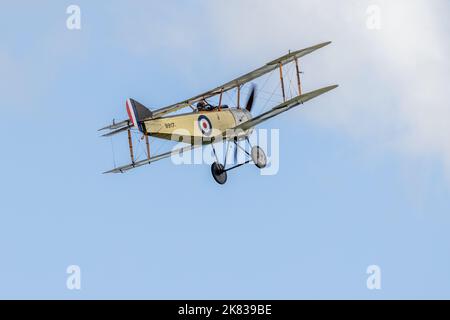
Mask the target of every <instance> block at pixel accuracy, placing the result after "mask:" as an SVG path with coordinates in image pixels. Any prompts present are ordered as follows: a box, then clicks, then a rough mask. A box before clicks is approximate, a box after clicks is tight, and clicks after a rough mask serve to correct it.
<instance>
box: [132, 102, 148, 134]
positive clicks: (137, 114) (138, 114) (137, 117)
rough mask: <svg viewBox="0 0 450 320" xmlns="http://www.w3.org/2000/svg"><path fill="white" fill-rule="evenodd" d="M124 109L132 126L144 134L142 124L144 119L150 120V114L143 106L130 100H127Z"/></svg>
mask: <svg viewBox="0 0 450 320" xmlns="http://www.w3.org/2000/svg"><path fill="white" fill-rule="evenodd" d="M126 107H127V113H128V117H129V118H130V121H131V123H132V124H133V126H134V127H136V128H137V129H139V131H141V132H144V127H143V125H142V123H143V121H144V120H145V119H148V118H151V117H152V116H153V114H152V112H151V111H150V110H149V109H148V108H146V107H145V106H144V105H143V104H141V103H139V102H137V101H136V100H133V99H131V98H130V99H127V102H126Z"/></svg>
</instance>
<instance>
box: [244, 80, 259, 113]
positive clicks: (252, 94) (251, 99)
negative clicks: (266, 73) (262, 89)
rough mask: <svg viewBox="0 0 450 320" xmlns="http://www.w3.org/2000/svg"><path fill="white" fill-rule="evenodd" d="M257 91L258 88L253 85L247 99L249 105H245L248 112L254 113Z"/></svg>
mask: <svg viewBox="0 0 450 320" xmlns="http://www.w3.org/2000/svg"><path fill="white" fill-rule="evenodd" d="M255 90H256V86H255V85H252V89H251V91H250V94H249V96H248V99H247V104H246V105H245V109H246V110H247V111H248V112H251V111H252V107H253V102H254V101H255Z"/></svg>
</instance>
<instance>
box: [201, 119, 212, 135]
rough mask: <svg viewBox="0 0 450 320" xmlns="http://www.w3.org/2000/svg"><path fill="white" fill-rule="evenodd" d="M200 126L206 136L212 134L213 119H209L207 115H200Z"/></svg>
mask: <svg viewBox="0 0 450 320" xmlns="http://www.w3.org/2000/svg"><path fill="white" fill-rule="evenodd" d="M198 127H199V129H200V131H201V132H202V133H203V134H204V135H205V136H209V135H210V134H211V131H212V125H211V121H209V119H208V118H207V117H206V116H204V115H201V116H199V117H198Z"/></svg>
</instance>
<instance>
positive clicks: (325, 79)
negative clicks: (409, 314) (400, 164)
mask: <svg viewBox="0 0 450 320" xmlns="http://www.w3.org/2000/svg"><path fill="white" fill-rule="evenodd" d="M370 4H376V5H378V6H380V8H381V18H382V28H381V30H379V31H374V30H368V29H367V27H366V19H367V14H366V9H367V7H368V6H369V5H370ZM209 6H210V8H209V9H210V13H211V15H212V20H213V21H214V22H215V23H214V24H213V25H214V27H215V30H216V32H217V33H218V35H219V37H218V38H219V39H221V40H220V41H221V42H220V45H221V47H222V48H224V49H225V48H226V49H227V52H228V54H230V55H231V54H232V55H236V56H238V57H244V60H247V61H248V59H250V58H251V59H254V60H258V61H264V60H262V59H261V56H264V57H267V52H269V53H270V54H272V56H276V55H277V54H279V53H280V52H282V51H280V50H286V48H290V49H297V47H295V46H297V45H298V44H304V45H309V44H314V43H318V42H321V41H324V40H332V41H333V42H334V44H333V46H332V47H328V48H326V49H322V50H323V52H320V53H317V55H319V54H320V58H318V59H316V58H309V57H308V60H307V62H305V68H306V69H307V71H308V72H307V74H306V75H305V82H306V83H317V84H322V83H323V84H328V83H330V82H334V81H336V82H337V83H339V84H341V87H340V89H339V92H334V93H333V99H330V100H329V101H330V102H332V103H333V104H334V105H333V106H329V107H327V108H322V109H311V110H308V111H307V112H303V111H302V113H301V114H302V116H307V117H309V118H310V119H311V120H312V121H315V122H317V123H320V124H322V125H326V126H329V127H332V128H335V129H337V130H341V131H345V132H346V133H348V134H350V135H352V136H353V137H354V138H355V139H358V140H359V141H361V140H366V141H370V142H369V143H368V144H377V145H378V146H383V148H387V149H389V150H396V151H401V152H402V154H404V155H407V156H423V157H424V158H429V157H430V156H432V157H434V156H437V157H438V158H439V159H440V160H441V161H442V162H443V163H444V164H446V166H447V168H448V169H449V170H450V103H449V100H450V99H449V98H448V92H447V91H448V86H449V83H450V65H449V61H448V57H449V56H450V55H449V51H450V50H449V49H450V48H449V42H448V29H446V27H445V23H446V21H445V20H444V19H446V18H445V17H443V16H440V10H442V9H444V11H445V8H447V9H448V4H445V3H443V2H438V1H437V2H433V3H432V2H430V1H424V0H422V1H421V0H415V1H414V0H413V1H410V0H408V1H406V0H403V1H402V0H398V1H347V2H342V1H339V2H332V1H323V0H322V1H314V2H312V1H298V0H281V1H266V2H261V1H237V0H234V1H219V2H210V5H209ZM293 46H294V47H293ZM312 87H314V86H312Z"/></svg>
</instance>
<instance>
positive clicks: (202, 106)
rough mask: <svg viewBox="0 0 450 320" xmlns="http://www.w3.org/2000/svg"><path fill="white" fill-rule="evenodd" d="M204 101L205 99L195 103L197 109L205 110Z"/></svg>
mask: <svg viewBox="0 0 450 320" xmlns="http://www.w3.org/2000/svg"><path fill="white" fill-rule="evenodd" d="M206 106H207V104H206V102H205V101H200V102H199V103H197V110H198V111H204V110H206Z"/></svg>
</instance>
